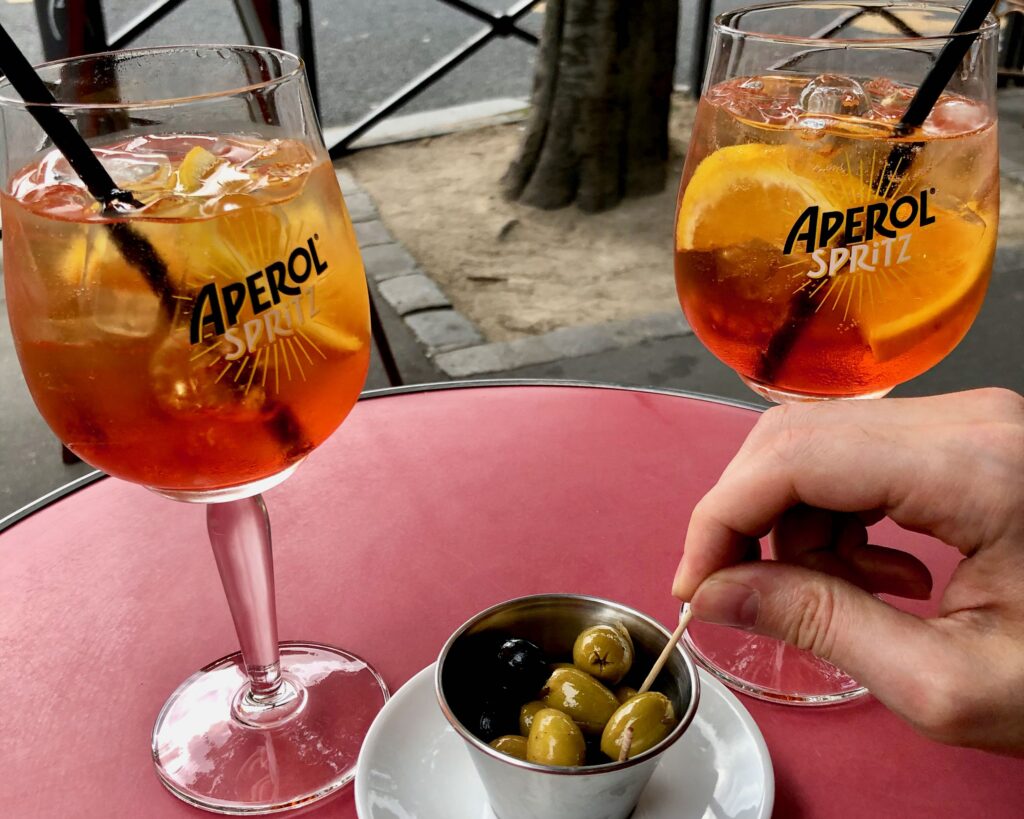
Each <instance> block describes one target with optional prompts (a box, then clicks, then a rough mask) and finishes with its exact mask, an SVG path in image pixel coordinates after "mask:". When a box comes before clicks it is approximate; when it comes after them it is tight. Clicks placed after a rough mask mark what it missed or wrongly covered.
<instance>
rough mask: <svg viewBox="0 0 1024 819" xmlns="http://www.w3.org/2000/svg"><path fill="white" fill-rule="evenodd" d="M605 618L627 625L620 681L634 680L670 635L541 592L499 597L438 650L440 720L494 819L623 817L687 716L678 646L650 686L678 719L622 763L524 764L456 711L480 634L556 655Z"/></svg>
mask: <svg viewBox="0 0 1024 819" xmlns="http://www.w3.org/2000/svg"><path fill="white" fill-rule="evenodd" d="M611 622H620V623H622V624H623V625H624V626H626V628H627V629H629V633H630V635H631V636H632V638H633V644H634V647H635V649H636V657H635V659H634V665H633V671H631V672H630V675H629V677H628V678H627V681H633V684H634V685H639V681H642V680H643V678H644V677H645V676H646V675H647V672H648V671H649V670H650V668H651V666H652V664H653V663H654V660H655V659H656V658H657V657H658V655H659V654H660V653H661V651H662V649H663V648H664V647H665V643H666V642H667V641H668V640H669V638H670V636H671V635H670V634H669V632H668V631H666V630H665V629H664V628H663V627H662V626H661V625H660V624H659V623H657V622H656V621H654V620H652V619H651V618H650V617H647V616H646V615H644V614H641V613H640V612H638V611H636V610H634V609H631V608H629V607H627V606H623V605H621V604H619V603H613V602H611V601H610V600H601V599H599V598H596V597H582V596H578V595H571V594H543V595H534V596H532V597H520V598H517V599H515V600H509V601H507V602H505V603H500V604H498V605H497V606H493V607H492V608H489V609H487V610H486V611H484V612H481V613H480V614H478V615H477V616H476V617H474V618H473V619H471V620H470V621H469V622H468V623H466V624H465V625H463V626H462V627H461V628H460V629H459V630H458V631H456V632H455V634H453V635H452V637H451V638H450V639H449V640H448V642H447V643H446V644H445V646H444V648H443V649H442V651H441V656H440V658H439V660H438V663H437V675H436V679H435V685H436V688H437V698H438V701H439V702H440V704H441V710H442V711H443V712H444V715H445V717H447V719H448V721H449V722H450V723H451V724H452V726H453V727H454V729H455V730H456V732H457V733H458V734H459V735H460V736H461V737H462V739H463V740H465V743H466V748H467V749H468V752H469V755H470V757H471V758H472V760H473V764H474V765H475V766H476V770H477V773H479V775H480V779H481V780H483V784H484V788H485V789H486V791H487V796H488V799H489V800H490V803H491V808H492V809H493V811H494V813H495V815H496V816H497V817H498V819H626V817H628V816H629V815H630V813H631V812H632V811H633V808H634V807H636V803H637V802H638V801H639V799H640V794H641V792H642V791H643V789H644V786H645V785H646V784H647V782H648V780H649V779H650V778H651V774H653V773H654V769H655V768H656V767H657V765H658V762H659V761H660V759H661V756H662V754H663V753H664V751H665V750H666V749H667V748H668V747H669V746H671V745H672V744H673V743H674V742H676V741H677V740H678V739H679V738H680V737H681V736H682V735H683V732H684V731H686V728H687V726H689V724H690V722H691V721H692V720H693V715H694V713H696V711H697V701H698V697H699V685H700V684H699V680H698V677H697V670H696V668H695V667H694V665H693V661H692V660H691V659H690V658H689V656H688V655H686V654H685V653H684V652H683V651H682V649H677V650H676V651H674V652H672V655H671V656H670V658H669V661H668V662H667V663H666V665H665V668H664V669H663V670H662V672H661V674H660V675H659V676H658V679H657V680H656V681H655V684H654V686H653V688H654V690H657V691H661V692H662V693H664V694H665V695H666V696H668V698H669V699H670V700H672V703H673V706H674V708H675V713H676V715H677V716H678V718H679V723H678V725H676V727H675V728H674V729H673V730H672V732H671V733H670V734H669V735H668V736H667V737H666V738H665V739H664V740H662V741H661V742H660V743H658V744H657V745H655V746H654V747H653V748H651V749H649V750H647V751H645V752H644V753H642V754H638V755H637V756H635V757H633V758H632V759H629V760H626V761H623V762H611V761H609V762H606V763H604V764H599V765H590V766H583V767H572V768H569V767H566V768H558V767H550V766H547V765H536V764H533V763H531V762H525V761H523V760H520V759H516V758H514V757H511V756H507V755H505V754H502V753H499V752H498V751H495V750H494V749H493V748H491V747H490V746H489V745H488V744H487V743H486V742H484V741H482V740H480V739H478V738H477V737H476V736H474V735H473V733H472V732H471V731H470V730H469V727H468V726H466V725H464V724H463V723H462V722H461V721H460V720H459V718H458V717H457V716H456V715H457V714H459V713H463V714H464V709H462V708H460V702H459V698H460V696H465V692H467V691H469V690H471V686H472V685H473V682H474V679H475V678H478V676H479V668H476V667H474V661H473V657H474V652H473V650H472V649H469V648H467V647H469V646H472V645H473V644H474V641H475V642H476V643H477V644H479V642H480V641H481V640H483V639H486V638H485V637H482V636H481V635H490V634H494V635H507V636H509V637H523V638H525V639H527V640H531V641H533V642H534V643H537V645H539V646H540V647H541V648H542V649H544V651H545V653H546V654H547V655H548V656H549V657H551V658H552V659H553V660H561V659H570V660H571V656H572V645H573V642H574V641H575V639H576V635H578V634H579V633H580V632H581V631H582V630H583V629H585V628H587V627H588V626H592V625H595V624H597V623H611ZM476 656H478V655H476ZM634 678H635V680H634Z"/></svg>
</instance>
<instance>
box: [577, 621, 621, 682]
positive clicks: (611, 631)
mask: <svg viewBox="0 0 1024 819" xmlns="http://www.w3.org/2000/svg"><path fill="white" fill-rule="evenodd" d="M572 661H573V663H574V664H575V665H576V667H577V668H578V669H580V670H581V671H586V672H587V673H588V674H593V675H594V676H595V677H597V679H599V680H604V681H605V682H609V683H612V684H614V683H617V682H618V681H619V680H621V679H622V678H623V677H625V676H626V674H627V673H628V672H629V669H630V668H631V667H632V666H633V641H632V639H630V636H629V632H628V631H626V629H625V627H623V626H621V625H618V624H616V625H607V624H602V625H598V626H591V627H590V628H588V629H584V630H583V631H581V632H580V635H579V637H577V638H576V642H575V643H574V644H573V647H572Z"/></svg>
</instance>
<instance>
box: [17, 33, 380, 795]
mask: <svg viewBox="0 0 1024 819" xmlns="http://www.w3.org/2000/svg"><path fill="white" fill-rule="evenodd" d="M38 71H39V73H40V76H41V77H42V79H43V80H44V82H46V83H47V85H48V86H49V87H50V88H51V90H52V92H53V94H54V96H55V97H56V103H55V105H56V107H57V108H59V109H60V110H61V111H62V112H63V113H64V114H65V115H66V116H68V117H69V118H70V119H71V121H72V123H73V124H74V126H75V127H76V129H77V130H78V131H79V132H80V133H81V134H82V135H83V136H85V137H86V138H87V140H88V142H89V143H90V146H91V148H92V152H93V153H94V154H95V155H96V156H97V157H98V158H99V159H100V161H101V162H102V164H103V166H104V168H105V169H106V170H107V172H108V173H109V174H110V176H111V177H112V178H113V180H114V183H115V184H116V185H117V187H118V188H120V189H121V190H122V191H123V192H124V196H123V197H121V198H120V199H119V200H118V201H117V202H115V203H113V204H111V203H108V204H106V205H104V204H101V203H100V202H98V201H96V199H94V198H93V196H92V195H90V193H89V191H88V190H87V188H86V186H85V185H84V184H83V182H82V180H81V179H80V178H79V176H78V174H77V173H76V171H75V170H74V169H73V167H72V165H71V164H69V161H68V158H66V157H65V156H63V155H62V154H61V153H60V152H59V151H57V150H56V149H55V148H54V147H53V145H52V143H51V142H50V141H49V139H48V137H47V135H46V134H45V133H43V131H42V130H41V129H40V128H39V125H38V124H37V123H36V121H35V119H34V118H33V117H32V116H30V111H29V109H28V107H27V106H26V105H25V104H24V103H23V102H22V101H21V100H20V99H19V98H18V97H17V95H16V94H15V93H14V92H13V91H12V90H11V89H10V87H9V86H6V85H0V112H2V114H3V127H4V143H3V147H4V161H5V164H4V172H3V191H2V197H0V201H2V208H3V228H4V229H3V244H4V257H5V271H4V272H5V281H6V291H7V304H8V310H9V316H10V322H11V327H12V330H13V334H14V339H15V344H16V347H17V351H18V356H19V359H20V362H21V366H22V370H23V372H24V375H25V379H26V381H27V383H28V386H29V389H30V391H31V393H32V396H33V399H34V400H35V402H36V405H37V406H38V408H39V411H40V412H41V413H42V415H43V417H44V418H45V419H46V421H47V422H48V423H49V425H50V426H51V427H52V429H53V430H54V432H56V434H57V435H58V436H59V437H60V438H61V440H62V441H63V442H64V443H65V444H66V445H67V446H68V447H69V448H70V449H71V450H72V451H73V452H75V453H76V454H77V455H79V456H80V457H81V458H82V459H83V460H85V461H87V462H88V463H90V464H92V465H93V466H96V467H98V468H100V469H102V470H104V471H106V472H108V473H109V474H111V475H113V476H116V477H119V478H122V479H124V480H128V481H132V482H134V483H138V484H141V485H142V486H145V487H147V488H149V489H152V490H153V491H155V492H158V493H160V494H162V495H165V496H167V497H169V498H173V499H176V500H180V501H190V502H198V503H203V504H206V510H207V521H208V529H209V533H210V539H211V543H212V545H213V549H214V556H215V558H216V562H217V566H218V569H219V571H220V574H221V578H222V581H223V583H224V588H225V592H226V594H227V597H228V602H229V606H230V609H231V614H232V617H233V620H234V623H235V627H236V630H237V632H238V636H239V640H240V643H241V649H242V650H241V652H239V653H236V654H232V655H230V656H227V657H224V658H222V659H220V660H217V661H216V662H214V663H212V664H210V665H208V666H207V667H205V668H203V669H202V670H200V671H198V672H196V673H195V674H193V675H192V676H191V677H190V678H189V679H188V680H186V681H185V682H184V683H183V684H182V685H181V686H180V687H179V688H178V690H177V691H175V692H174V693H173V694H172V696H171V698H170V699H169V700H168V702H167V703H166V705H165V706H164V708H163V709H162V711H161V713H160V714H159V717H158V718H157V722H156V726H155V728H154V732H153V745H152V754H153V760H154V763H155V765H156V769H157V772H158V774H159V776H160V778H161V780H162V782H163V783H164V784H165V785H166V786H167V787H168V788H169V789H170V790H171V791H172V792H173V793H174V794H175V795H177V796H179V797H180V798H182V799H184V800H185V801H187V802H189V803H191V804H193V805H197V806H199V807H203V808H207V809H210V810H214V811H218V812H223V813H270V812H275V811H278V810H287V809H292V808H295V807H298V806H301V805H304V804H308V803H310V802H313V801H315V800H317V799H322V798H324V797H325V796H328V795H330V794H332V793H335V792H336V791H337V790H338V789H339V788H340V787H341V786H342V785H344V784H345V783H346V782H347V781H349V780H350V779H351V777H352V774H353V770H354V764H355V760H356V756H357V754H358V750H359V746H360V744H361V741H362V737H363V735H364V734H365V731H366V730H367V729H368V727H369V723H370V722H371V721H372V719H373V717H374V715H375V714H376V712H377V711H378V710H379V708H380V706H381V705H382V704H383V702H384V701H385V700H386V698H387V690H386V688H385V687H384V684H383V682H382V681H381V679H380V677H379V676H378V675H377V674H376V672H375V671H373V669H372V668H371V667H370V666H368V665H367V664H366V663H365V662H363V661H362V660H361V659H360V658H358V657H355V656H353V655H351V654H349V653H348V652H345V651H342V650H341V649H336V648H333V647H330V646H325V645H321V644H318V643H296V642H292V643H285V644H280V645H279V643H278V639H277V624H276V615H275V602H274V578H273V561H272V556H271V550H270V530H269V522H268V519H267V515H266V508H265V506H264V504H263V500H262V498H261V496H260V494H259V493H260V492H262V491H263V490H265V489H268V488H270V487H272V486H274V485H276V484H277V483H279V482H280V481H282V480H284V478H286V477H287V476H288V475H290V474H291V473H292V472H293V471H294V470H295V469H296V468H297V467H298V466H299V464H300V463H301V462H302V460H303V459H304V458H305V457H306V456H307V455H308V454H309V453H310V452H311V451H312V450H313V449H314V448H315V447H317V446H318V445H319V444H321V443H322V442H323V441H324V440H325V439H326V438H327V437H328V436H329V435H330V434H331V433H332V432H333V431H334V430H335V429H336V428H337V426H338V425H339V424H340V423H341V422H342V421H343V420H344V418H345V416H346V415H347V414H348V412H349V410H350V409H351V408H352V406H353V405H354V403H355V401H356V399H357V398H358V396H359V392H360V390H361V389H362V385H363V382H364V379H365V377H366V372H367V366H368V361H369V312H368V301H367V290H366V282H365V277H364V273H363V268H362V263H361V261H360V257H359V252H358V248H357V244H356V241H355V237H354V233H353V229H352V225H351V222H350V220H349V218H348V215H347V212H346V209H345V205H344V202H343V200H342V197H341V192H340V190H339V187H338V182H337V179H336V177H335V174H334V169H333V167H332V165H331V162H330V159H329V157H328V155H327V152H326V150H325V148H324V145H323V141H322V138H321V135H320V131H319V127H318V125H317V121H316V117H315V114H314V112H313V108H312V104H311V101H310V97H309V92H308V88H307V85H306V81H305V76H304V72H303V67H302V62H301V61H300V60H299V59H298V58H297V57H295V56H293V55H290V54H287V53H284V52H281V51H275V50H273V49H266V48H251V47H234V46H232V47H224V46H209V47H206V46H200V47H191V46H190V47H188V48H177V47H172V48H157V49H145V50H136V51H123V52H114V53H109V54H100V55H94V56H89V57H82V58H75V59H71V60H65V61H61V62H56V63H50V64H47V65H45V66H42V67H41V68H40V69H38Z"/></svg>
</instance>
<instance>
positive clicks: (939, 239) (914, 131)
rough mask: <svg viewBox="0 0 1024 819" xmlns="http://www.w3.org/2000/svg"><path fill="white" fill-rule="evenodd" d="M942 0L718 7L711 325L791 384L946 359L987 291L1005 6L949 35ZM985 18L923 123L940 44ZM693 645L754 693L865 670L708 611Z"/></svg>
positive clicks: (889, 374) (705, 138)
mask: <svg viewBox="0 0 1024 819" xmlns="http://www.w3.org/2000/svg"><path fill="white" fill-rule="evenodd" d="M959 12H960V8H958V7H956V6H953V5H944V4H940V3H913V2H912V3H904V2H900V3H891V2H884V0H866V1H865V2H861V3H845V2H827V1H826V2H796V3H779V4H772V5H764V6H756V7H752V8H748V9H743V10H740V11H735V12H730V13H727V14H723V15H721V16H720V17H718V19H717V20H716V22H715V26H714V34H713V38H714V39H713V42H712V45H711V51H710V53H711V55H712V56H711V62H710V65H709V67H708V72H707V77H706V80H705V85H704V89H703V94H702V96H701V99H700V103H699V106H698V110H697V116H696V120H695V123H694V126H693V134H692V137H691V141H690V146H689V152H688V155H687V159H686V165H685V168H684V170H683V177H682V182H681V185H680V189H679V199H678V207H677V212H676V235H675V269H676V285H677V292H678V295H679V300H680V303H681V305H682V308H683V310H684V312H685V313H686V317H687V319H688V321H689V324H690V326H691V327H692V328H693V331H694V333H695V334H696V335H697V337H698V338H699V339H700V340H701V341H702V342H703V343H704V344H705V345H706V346H707V348H708V349H709V350H710V351H711V352H712V353H713V354H714V355H715V356H717V357H718V358H719V359H720V360H721V361H723V362H724V363H725V364H727V365H728V366H729V367H730V368H732V369H733V370H734V371H735V372H736V373H737V374H738V375H739V376H740V378H741V379H742V380H743V381H744V382H745V383H746V384H747V385H748V386H750V387H751V389H753V390H754V391H755V392H756V393H758V394H759V395H761V396H762V397H764V398H766V399H768V400H769V401H774V402H792V401H813V400H824V399H836V398H871V397H879V396H882V395H885V394H886V393H887V392H889V390H891V389H892V388H893V387H894V386H896V385H897V384H900V383H902V382H904V381H907V380H909V379H911V378H913V377H915V376H917V375H919V374H920V373H922V372H924V371H925V370H927V369H929V368H930V367H932V366H934V365H935V364H937V363H938V362H939V361H941V360H942V359H943V358H944V357H945V356H946V355H948V354H949V352H950V351H951V350H952V349H953V348H954V347H955V346H956V345H957V344H958V343H959V341H960V340H961V339H962V338H963V337H964V335H965V334H966V333H967V331H968V329H969V328H970V326H971V323H972V322H973V321H974V318H975V316H977V314H978V311H979V309H980V307H981V304H982V300H983V299H984V295H985V291H986V288H987V286H988V281H989V276H990V272H991V268H992V259H993V255H994V253H995V244H996V231H997V224H998V210H999V163H998V153H997V145H996V108H995V65H996V62H995V61H996V42H997V31H998V29H997V25H996V22H995V20H994V19H993V18H992V17H991V16H989V18H988V19H987V20H986V22H985V23H984V25H983V26H982V28H981V29H980V31H972V32H966V33H963V34H958V35H954V36H950V34H949V32H950V31H951V30H952V29H953V26H954V23H955V22H956V20H957V17H958V15H959ZM957 37H961V38H971V40H972V43H971V45H970V47H969V48H968V49H967V52H966V56H965V57H964V58H963V61H962V63H961V64H960V66H959V68H958V69H957V70H956V72H955V74H954V76H953V79H952V80H951V81H950V82H949V83H948V84H947V85H946V87H945V90H944V91H943V93H942V94H941V96H940V97H939V98H938V101H937V102H936V103H935V105H934V107H933V108H932V109H931V112H930V114H929V115H928V116H927V119H925V120H924V122H923V124H922V125H920V126H917V127H907V125H906V123H905V122H903V117H904V114H905V112H906V111H907V108H908V106H909V104H910V102H911V100H913V99H914V96H915V94H916V93H917V91H918V88H919V86H920V85H921V83H922V82H923V80H924V79H925V77H926V76H928V74H929V71H930V70H931V68H932V66H933V65H934V64H935V62H936V60H937V58H938V55H939V54H940V53H941V52H942V50H943V49H944V48H945V47H947V46H948V45H949V44H950V43H951V41H952V40H954V39H956V38H957ZM688 633H689V639H690V642H691V646H692V647H693V648H694V649H695V650H696V651H697V653H698V655H699V656H701V657H703V658H704V660H705V662H706V663H707V665H708V666H709V667H713V669H715V670H716V671H717V672H718V673H720V675H721V676H722V677H723V679H725V680H726V681H728V682H730V684H733V685H734V686H736V687H738V688H741V689H742V690H745V691H747V692H748V693H752V694H755V695H757V696H764V697H768V698H772V699H777V700H780V701H785V702H798V703H812V704H813V703H828V702H834V701H837V700H842V699H846V698H849V697H853V696H858V695H859V694H862V693H864V689H863V688H861V687H860V686H858V685H857V684H856V683H855V682H854V681H852V680H850V679H849V678H848V677H846V676H845V675H843V674H841V673H839V672H837V671H836V670H835V669H834V668H832V667H831V666H829V665H828V664H827V663H823V662H821V661H820V660H816V659H814V658H813V657H811V656H810V655H804V654H800V653H798V652H796V651H795V650H793V649H788V648H785V647H783V646H782V645H781V644H779V643H776V642H775V641H770V640H766V639H765V638H756V637H751V636H750V635H742V634H738V633H736V632H730V631H728V630H725V629H721V628H717V627H713V626H708V625H702V624H695V625H694V626H692V627H691V629H690V631H689V632H688Z"/></svg>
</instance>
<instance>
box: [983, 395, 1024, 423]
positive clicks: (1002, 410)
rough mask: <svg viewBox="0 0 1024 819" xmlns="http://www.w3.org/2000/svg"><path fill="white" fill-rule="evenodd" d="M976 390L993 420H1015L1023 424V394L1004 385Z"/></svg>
mask: <svg viewBox="0 0 1024 819" xmlns="http://www.w3.org/2000/svg"><path fill="white" fill-rule="evenodd" d="M976 392H977V395H978V398H979V400H980V401H981V402H982V403H983V404H984V405H985V407H986V409H987V410H988V411H989V412H991V413H992V416H993V419H994V420H995V419H1000V420H1006V421H1015V422H1016V423H1018V424H1021V425H1024V395H1020V394H1019V393H1016V392H1014V391H1013V390H1010V389H1006V388H1005V387H986V388H985V389H981V390H977V391H976Z"/></svg>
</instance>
